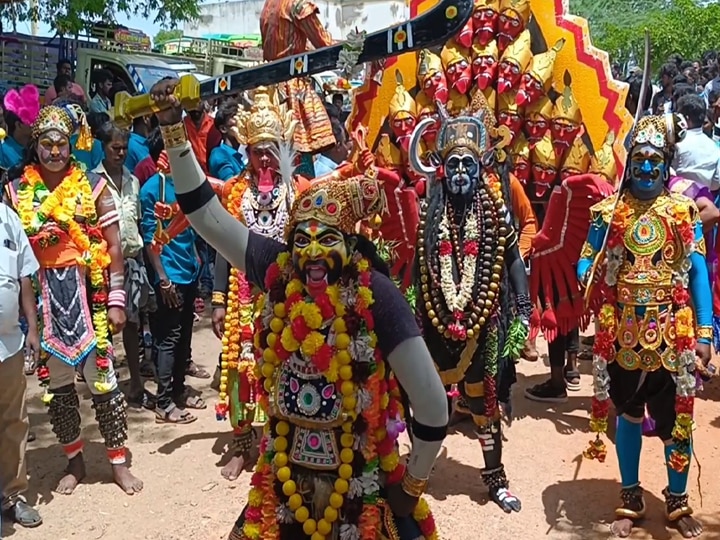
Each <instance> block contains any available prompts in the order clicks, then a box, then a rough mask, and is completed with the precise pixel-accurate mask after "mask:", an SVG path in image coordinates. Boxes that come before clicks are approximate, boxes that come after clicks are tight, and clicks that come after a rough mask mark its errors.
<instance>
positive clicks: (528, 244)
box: [510, 175, 537, 259]
mask: <svg viewBox="0 0 720 540" xmlns="http://www.w3.org/2000/svg"><path fill="white" fill-rule="evenodd" d="M510 198H511V199H512V209H513V213H514V214H515V217H517V220H518V222H519V224H520V237H519V238H518V247H519V249H520V256H521V257H522V258H523V259H525V258H527V256H528V255H529V254H530V249H531V248H532V239H533V238H535V235H536V234H537V220H536V219H535V212H533V209H532V205H531V204H530V199H528V197H527V195H526V194H525V190H524V189H523V186H522V184H521V183H520V180H518V179H517V178H516V177H515V176H514V175H510Z"/></svg>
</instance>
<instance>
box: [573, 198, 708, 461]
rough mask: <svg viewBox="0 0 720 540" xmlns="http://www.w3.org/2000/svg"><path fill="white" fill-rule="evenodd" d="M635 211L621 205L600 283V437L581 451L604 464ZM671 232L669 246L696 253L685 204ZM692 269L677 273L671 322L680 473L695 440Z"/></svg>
mask: <svg viewBox="0 0 720 540" xmlns="http://www.w3.org/2000/svg"><path fill="white" fill-rule="evenodd" d="M633 214H634V211H633V209H632V208H631V207H630V205H629V204H628V203H627V202H626V201H625V200H622V199H621V200H620V201H618V205H617V207H616V211H615V213H614V214H613V217H612V222H611V224H610V232H609V236H608V243H607V248H608V251H607V257H606V268H605V278H604V281H603V283H602V297H603V298H605V303H604V304H603V305H602V307H601V308H600V311H599V312H598V331H597V332H596V334H595V344H594V346H593V387H594V395H593V399H592V413H591V418H590V430H591V431H592V432H593V433H596V434H597V436H596V439H595V440H594V441H591V442H590V446H589V447H588V448H587V449H586V450H585V452H583V454H584V455H585V457H588V458H590V459H593V458H597V459H599V460H600V461H604V459H605V456H606V453H607V452H606V449H605V444H604V443H603V442H602V441H601V439H600V435H601V434H603V433H606V432H607V429H608V414H609V410H610V375H609V373H608V370H607V365H608V363H610V362H612V361H614V360H615V354H616V349H615V338H616V336H617V332H618V313H617V300H616V294H615V292H616V291H615V286H616V284H617V275H618V272H619V270H620V266H621V264H622V260H623V256H624V250H625V240H624V238H625V233H626V231H627V229H628V227H629V226H630V223H631V219H632V217H633ZM670 214H671V216H672V218H671V220H672V221H671V223H672V228H671V231H672V233H671V234H670V236H669V237H668V239H667V243H672V242H673V241H674V238H672V235H675V234H676V235H677V236H678V237H679V239H680V241H681V242H682V245H683V248H684V255H685V257H686V258H688V257H689V256H690V254H691V253H692V252H693V251H694V250H695V249H696V246H695V235H694V230H693V225H692V219H691V217H690V214H689V212H688V209H687V207H686V206H685V205H682V204H672V203H671V207H670ZM687 273H688V270H687V267H686V266H685V264H684V262H683V263H681V264H680V265H679V268H678V269H677V270H676V271H675V272H674V274H673V280H674V283H675V285H674V288H673V292H672V311H671V313H672V318H671V321H672V324H673V325H674V331H673V333H674V335H675V350H676V352H677V354H678V358H677V372H676V374H675V377H674V378H675V384H676V397H675V412H676V418H675V426H674V428H673V433H672V434H673V442H674V443H675V448H674V449H673V451H672V453H671V455H670V459H669V461H668V466H670V467H671V468H672V469H673V470H675V471H678V472H682V471H684V470H686V469H687V467H688V466H689V464H690V457H691V449H690V442H691V437H692V417H693V404H694V396H695V384H696V381H695V373H694V370H695V322H694V317H693V311H692V308H691V307H690V305H689V303H690V295H689V293H688V291H687V283H688V275H687Z"/></svg>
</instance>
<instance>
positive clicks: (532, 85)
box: [517, 73, 545, 107]
mask: <svg viewBox="0 0 720 540" xmlns="http://www.w3.org/2000/svg"><path fill="white" fill-rule="evenodd" d="M543 94H545V88H544V87H543V85H542V83H541V82H540V81H538V80H537V79H536V78H535V77H533V76H532V75H530V74H529V73H525V74H524V75H523V76H522V78H521V79H520V90H519V91H518V95H517V104H518V105H520V106H521V107H523V106H525V105H530V104H532V103H535V102H536V101H537V100H538V99H540V98H541V97H542V96H543Z"/></svg>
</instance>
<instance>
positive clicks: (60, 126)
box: [31, 105, 73, 139]
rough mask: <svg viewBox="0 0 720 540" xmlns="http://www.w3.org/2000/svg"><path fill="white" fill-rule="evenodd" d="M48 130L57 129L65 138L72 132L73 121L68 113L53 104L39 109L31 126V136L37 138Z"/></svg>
mask: <svg viewBox="0 0 720 540" xmlns="http://www.w3.org/2000/svg"><path fill="white" fill-rule="evenodd" d="M48 131H59V132H60V133H62V134H63V135H65V136H66V137H67V138H70V136H71V135H72V134H73V122H72V118H70V113H68V112H67V111H66V110H65V109H63V108H62V107H56V106H55V105H50V106H48V107H43V108H42V109H40V113H39V114H38V117H37V118H36V119H35V122H33V125H32V128H31V134H32V138H33V139H37V138H38V137H40V135H42V134H43V133H47V132H48Z"/></svg>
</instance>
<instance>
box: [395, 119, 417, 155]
mask: <svg viewBox="0 0 720 540" xmlns="http://www.w3.org/2000/svg"><path fill="white" fill-rule="evenodd" d="M415 124H416V121H415V119H414V118H413V117H412V116H409V117H407V118H402V119H401V118H396V119H395V120H393V121H392V132H393V135H395V140H396V141H397V143H398V145H400V148H402V150H403V152H407V151H408V148H409V147H410V136H411V135H412V132H413V130H414V129H415Z"/></svg>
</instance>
